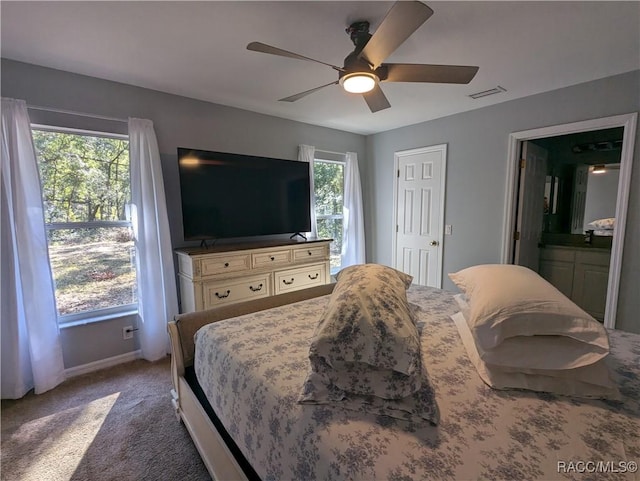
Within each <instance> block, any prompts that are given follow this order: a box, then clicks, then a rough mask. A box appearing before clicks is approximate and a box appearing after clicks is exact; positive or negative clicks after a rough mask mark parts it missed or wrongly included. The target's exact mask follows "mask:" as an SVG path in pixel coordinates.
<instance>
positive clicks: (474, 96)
mask: <svg viewBox="0 0 640 481" xmlns="http://www.w3.org/2000/svg"><path fill="white" fill-rule="evenodd" d="M506 91H507V89H505V88H503V87H500V86H499V85H498V86H497V87H496V88H493V89H489V90H483V91H482V92H476V93H475V94H471V95H469V97H471V98H472V99H480V98H482V97H487V96H489V95H495V94H499V93H502V92H506Z"/></svg>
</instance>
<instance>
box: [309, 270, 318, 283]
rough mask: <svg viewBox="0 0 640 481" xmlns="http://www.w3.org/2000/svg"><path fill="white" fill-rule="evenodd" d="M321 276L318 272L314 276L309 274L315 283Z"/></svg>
mask: <svg viewBox="0 0 640 481" xmlns="http://www.w3.org/2000/svg"><path fill="white" fill-rule="evenodd" d="M319 275H320V273H318V272H316V273H315V274H314V275H311V274H309V279H311V280H312V281H315V280H316V279H317V278H318V276H319Z"/></svg>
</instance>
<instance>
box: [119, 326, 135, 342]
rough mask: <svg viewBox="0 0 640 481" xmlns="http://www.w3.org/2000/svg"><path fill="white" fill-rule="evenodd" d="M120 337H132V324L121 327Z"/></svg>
mask: <svg viewBox="0 0 640 481" xmlns="http://www.w3.org/2000/svg"><path fill="white" fill-rule="evenodd" d="M122 339H133V326H126V327H123V328H122Z"/></svg>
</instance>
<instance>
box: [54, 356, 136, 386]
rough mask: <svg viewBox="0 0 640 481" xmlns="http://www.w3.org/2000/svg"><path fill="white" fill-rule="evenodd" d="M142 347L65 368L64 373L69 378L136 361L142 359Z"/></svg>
mask: <svg viewBox="0 0 640 481" xmlns="http://www.w3.org/2000/svg"><path fill="white" fill-rule="evenodd" d="M140 357H141V353H140V349H138V350H137V351H131V352H127V353H125V354H120V355H118V356H113V357H108V358H106V359H100V360H99V361H94V362H89V363H87V364H82V365H80V366H74V367H70V368H69V369H65V370H64V373H65V375H66V376H67V379H69V378H70V377H75V376H80V375H81V374H87V373H88V372H93V371H98V370H99V369H104V368H107V367H111V366H115V365H116V364H122V363H123V362H129V361H135V360H136V359H140Z"/></svg>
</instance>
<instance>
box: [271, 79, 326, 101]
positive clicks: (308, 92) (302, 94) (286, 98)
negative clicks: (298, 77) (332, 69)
mask: <svg viewBox="0 0 640 481" xmlns="http://www.w3.org/2000/svg"><path fill="white" fill-rule="evenodd" d="M337 83H338V81H337V80H336V81H335V82H331V83H329V84H326V85H321V86H320V87H316V88H314V89H311V90H305V91H304V92H300V93H299V94H295V95H291V96H290V97H285V98H283V99H280V100H279V101H280V102H295V101H296V100H300V99H301V98H302V97H306V96H307V95H309V94H312V93H313V92H315V91H316V90H320V89H323V88H325V87H328V86H329V85H336V84H337Z"/></svg>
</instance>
